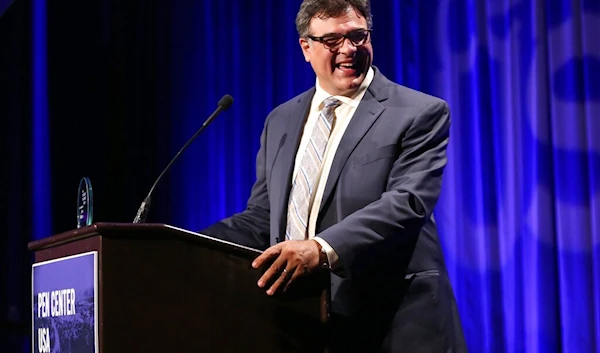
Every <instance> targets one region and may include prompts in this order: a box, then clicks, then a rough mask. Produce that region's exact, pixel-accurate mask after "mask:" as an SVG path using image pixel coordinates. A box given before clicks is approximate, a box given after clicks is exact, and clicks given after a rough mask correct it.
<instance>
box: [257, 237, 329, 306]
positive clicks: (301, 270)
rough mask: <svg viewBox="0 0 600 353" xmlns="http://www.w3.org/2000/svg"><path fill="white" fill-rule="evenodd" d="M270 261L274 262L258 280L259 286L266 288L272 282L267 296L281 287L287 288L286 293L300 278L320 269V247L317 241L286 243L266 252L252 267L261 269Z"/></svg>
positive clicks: (291, 241)
mask: <svg viewBox="0 0 600 353" xmlns="http://www.w3.org/2000/svg"><path fill="white" fill-rule="evenodd" d="M269 260H274V261H273V262H272V264H271V267H269V269H268V270H267V271H265V273H264V274H263V275H262V277H261V278H260V279H259V280H258V286H259V287H260V288H264V287H265V286H266V285H267V283H271V282H272V283H273V284H272V285H271V287H270V288H269V289H268V290H267V294H268V295H273V294H275V293H277V291H278V290H279V289H280V288H281V286H285V287H284V288H283V291H284V292H285V291H286V290H287V289H288V287H289V286H290V284H292V283H293V282H294V281H295V280H296V279H297V278H298V277H300V276H303V275H306V274H308V273H311V272H313V271H314V270H316V269H317V268H319V247H318V245H317V242H316V241H315V240H288V241H284V242H282V243H279V244H277V245H274V246H272V247H270V248H268V249H267V250H265V252H263V253H262V254H261V255H260V256H259V257H257V258H256V259H255V260H254V262H252V267H254V268H259V267H261V266H262V265H264V264H265V262H268V261H269ZM273 281H274V282H273Z"/></svg>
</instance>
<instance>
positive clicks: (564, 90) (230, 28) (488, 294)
mask: <svg viewBox="0 0 600 353" xmlns="http://www.w3.org/2000/svg"><path fill="white" fill-rule="evenodd" d="M300 2H301V1H300V0H293V1H292V0H283V1H282V0H254V1H246V0H220V1H209V0H205V1H193V0H172V1H169V2H167V1H153V2H140V1H138V2H132V3H136V4H138V5H136V6H132V7H130V8H128V10H130V12H129V13H128V12H123V9H121V12H119V14H120V15H118V16H117V15H115V11H116V10H114V9H112V7H111V4H113V3H117V2H112V1H111V0H95V1H92V2H91V3H93V4H96V5H95V6H96V7H93V10H94V11H99V12H100V15H96V16H97V17H98V18H95V20H96V22H97V23H98V27H99V28H100V31H101V34H100V35H98V36H97V37H94V39H95V40H98V43H100V44H98V46H97V48H101V49H102V50H104V49H106V48H108V49H106V51H110V54H107V55H106V56H105V57H102V56H101V59H103V60H104V59H106V60H107V61H109V62H110V65H112V66H110V65H108V64H107V66H110V68H111V69H105V70H107V72H109V73H112V75H113V76H110V75H108V76H109V79H104V76H105V75H103V74H102V71H101V72H100V73H97V74H96V75H97V77H96V76H94V78H95V80H96V81H94V82H101V84H100V85H99V87H104V86H102V85H105V87H106V89H104V88H102V89H103V90H102V91H101V90H100V88H99V89H98V91H94V92H95V93H100V94H104V96H106V97H110V98H111V99H110V100H109V101H110V102H113V103H114V101H115V100H117V101H119V102H120V103H119V104H117V105H109V108H104V109H105V110H102V112H103V113H107V114H108V113H110V112H114V111H126V112H127V113H128V115H123V117H124V119H121V118H119V119H121V120H119V121H114V122H112V123H111V124H112V125H110V126H111V129H108V128H107V129H106V130H105V131H112V128H117V127H118V126H119V124H122V125H123V126H128V128H127V129H126V130H125V131H126V132H127V133H123V134H122V135H119V136H120V138H122V139H124V140H127V139H132V140H131V141H134V142H136V144H135V145H134V144H133V142H131V143H130V144H127V143H126V142H122V143H121V144H120V145H118V147H119V149H117V148H114V147H113V148H112V149H111V153H112V154H111V156H115V158H117V159H116V160H117V161H118V168H115V169H111V168H114V167H113V166H114V165H115V164H113V163H115V162H114V160H113V159H112V158H104V159H101V160H100V162H99V163H100V167H101V168H102V169H108V172H106V171H103V172H102V173H103V174H100V175H101V177H97V178H96V179H94V175H93V173H92V182H94V180H105V181H106V180H117V179H118V180H121V179H122V178H127V177H128V176H127V175H128V174H131V175H135V176H136V178H135V182H132V183H131V185H135V187H134V188H133V190H134V191H131V189H130V188H125V187H122V188H121V189H119V191H120V192H119V193H117V195H114V196H110V197H112V198H113V200H116V199H119V198H124V199H125V202H123V204H124V206H123V205H117V210H118V212H116V211H114V209H113V211H114V212H113V213H110V212H108V211H105V215H110V216H111V217H112V218H111V219H97V220H102V221H111V220H121V219H123V220H130V219H131V218H133V215H134V213H135V208H136V207H137V205H138V204H139V202H140V201H141V200H142V199H143V197H144V196H145V195H144V190H147V189H148V188H149V186H150V185H151V182H152V179H154V177H155V176H156V175H157V174H158V171H159V170H160V167H162V166H163V165H164V164H165V163H166V161H167V160H168V156H171V155H173V154H174V153H175V152H176V151H177V150H178V149H179V148H180V147H181V145H182V144H183V143H184V142H185V140H187V138H189V137H190V136H191V135H192V134H193V133H194V131H195V130H196V129H197V128H198V127H199V126H200V124H201V123H202V121H203V120H204V119H205V117H207V116H208V115H209V114H210V113H211V112H212V111H213V110H214V107H215V106H216V102H217V101H218V100H219V98H220V97H221V96H222V95H223V94H225V93H229V94H231V95H232V96H233V97H234V99H235V103H234V105H233V106H232V108H231V109H230V110H229V111H227V112H225V113H223V114H222V115H221V116H220V117H219V118H218V119H217V120H215V121H214V123H213V124H212V125H211V126H210V127H209V129H208V130H207V131H206V133H205V134H204V135H203V136H201V137H200V139H199V140H198V141H196V142H195V144H194V145H192V146H191V147H190V149H189V150H188V151H187V152H186V154H185V155H184V156H183V158H182V159H181V160H180V161H179V162H178V163H177V164H176V165H175V166H174V169H173V170H172V171H171V174H170V175H169V176H168V177H167V179H165V180H164V181H165V183H164V184H162V185H161V186H160V187H159V189H158V190H157V198H158V199H160V200H162V201H163V202H162V203H161V202H159V203H155V205H154V206H153V207H154V209H153V211H152V214H151V216H150V219H149V221H151V222H161V223H162V222H164V223H171V224H173V225H176V226H180V227H183V228H188V229H192V230H195V229H201V228H202V227H205V226H207V225H209V224H211V223H212V222H215V221H217V220H219V219H220V218H223V217H226V216H228V215H230V214H232V213H234V212H238V211H241V210H242V209H243V208H244V207H245V202H246V199H247V197H248V196H249V193H250V188H251V186H252V183H253V182H254V158H255V154H256V152H257V150H258V147H259V141H258V139H259V136H260V132H261V129H262V127H263V122H264V119H265V117H266V115H267V114H268V113H269V111H270V110H271V109H273V108H274V107H275V106H277V105H278V104H280V103H283V102H284V101H286V100H288V99H290V98H292V97H293V96H295V95H297V94H299V93H301V92H303V91H304V90H306V89H308V88H309V87H310V86H311V85H313V84H314V80H315V77H314V74H313V72H312V70H311V68H310V66H309V64H307V63H305V62H304V60H303V57H302V55H301V51H300V48H299V45H298V41H297V34H296V32H295V27H294V18H295V14H296V12H297V10H298V7H299V4H300ZM57 3H58V2H53V1H50V0H48V1H46V0H35V1H33V2H32V4H33V7H34V9H32V18H33V19H34V21H33V23H32V24H31V26H32V28H31V32H32V33H33V39H34V41H33V43H32V48H33V49H32V51H33V56H32V61H31V65H32V72H33V74H32V77H31V82H32V86H33V87H32V104H33V113H32V114H31V115H30V118H31V134H32V136H34V138H33V139H32V140H33V141H34V142H35V143H33V144H32V147H31V148H32V156H31V163H32V167H31V168H29V169H24V170H26V172H23V173H26V174H27V175H26V176H27V177H29V178H31V179H32V185H33V191H32V192H33V195H31V197H32V199H34V200H35V202H34V204H33V206H32V208H33V211H32V212H33V213H32V214H33V215H35V216H36V218H38V219H39V220H40V222H39V223H36V224H35V225H32V226H31V229H32V234H33V236H32V238H41V237H45V236H47V235H50V234H52V233H54V232H57V231H64V230H66V229H64V228H65V227H66V226H63V225H69V226H70V224H71V223H72V221H70V220H69V221H68V222H65V221H64V219H63V218H64V217H62V213H60V211H57V208H62V204H60V207H59V206H57V205H59V204H58V203H57V201H56V199H57V198H58V197H59V196H60V195H58V196H57V195H56V189H55V185H56V183H58V182H60V179H61V177H62V178H66V177H67V176H68V175H69V173H70V174H72V175H74V176H75V177H73V176H72V175H71V176H70V177H71V179H74V178H75V180H77V179H76V178H79V177H81V176H82V174H84V173H85V172H84V171H82V170H80V169H77V168H76V167H74V166H72V168H71V169H68V168H63V169H62V170H61V171H56V170H55V169H56V167H55V165H56V164H55V163H58V162H60V161H61V160H65V159H66V158H67V157H65V156H62V155H58V154H57V153H56V151H54V150H56V148H54V150H50V151H48V149H47V148H46V144H50V145H51V146H56V142H53V141H55V140H57V138H56V134H57V133H58V134H60V132H57V131H56V130H55V129H54V130H53V128H52V126H56V125H52V122H53V121H59V122H60V119H66V118H64V116H68V115H69V114H71V115H75V114H76V113H75V112H70V111H63V113H64V114H63V115H60V117H58V116H59V114H57V113H56V112H57V109H58V108H57V104H56V103H55V102H56V100H57V98H56V95H57V94H56V93H54V97H53V93H52V92H53V89H52V87H54V89H57V88H56V87H57V84H56V82H57V81H59V80H60V79H61V78H62V77H57V74H54V76H53V74H52V72H53V70H56V67H57V66H59V64H58V63H57V62H58V61H60V60H58V59H54V61H52V59H48V63H44V60H45V56H46V55H50V56H51V57H55V58H60V55H61V53H58V52H57V51H54V52H53V45H52V42H51V41H50V42H49V43H48V46H47V47H46V44H45V43H44V42H43V40H41V39H43V38H44V35H43V34H44V33H46V34H47V35H49V36H52V31H53V23H56V21H55V22H53V21H52V16H50V17H51V18H49V19H48V24H47V27H48V30H47V31H46V32H44V29H43V26H46V24H45V22H44V12H45V8H46V7H47V8H48V13H49V14H52V6H53V4H57ZM73 3H76V2H73ZM63 6H64V5H63ZM372 7H373V15H374V31H373V46H374V64H375V65H377V66H378V67H379V68H380V69H381V71H382V72H383V73H384V74H385V75H386V76H388V78H390V79H392V80H395V81H396V82H398V83H401V84H403V85H406V86H409V87H412V88H415V89H419V90H422V91H424V92H427V93H430V94H433V95H437V96H439V97H441V98H443V99H445V100H447V101H448V103H449V104H450V108H451V113H452V128H451V142H450V145H449V160H448V167H447V169H446V172H445V178H444V184H443V192H442V195H441V198H440V202H439V205H438V207H437V209H436V213H435V217H436V219H437V221H438V223H439V226H440V232H441V237H442V239H441V240H442V243H443V247H444V252H445V255H446V261H447V264H448V269H449V272H450V276H451V280H452V282H453V285H454V289H455V293H456V296H457V300H458V303H459V310H460V314H461V317H462V321H463V325H464V330H465V335H466V339H467V342H468V346H469V350H470V351H471V352H486V353H487V352H489V353H492V352H532V353H533V352H573V353H580V352H590V353H591V352H598V351H600V84H599V83H598V82H600V37H599V36H600V1H598V0H572V1H570V0H562V1H561V0H546V1H542V0H522V1H519V0H513V1H496V0H490V1H476V0H473V1H467V0H456V1H453V0H412V1H411V0H397V1H394V0H374V1H373V4H372ZM57 13H58V11H55V12H54V15H53V16H54V17H56V18H58V16H59V15H58V14H57ZM123 13H125V14H123ZM148 13H149V14H150V15H148ZM127 14H128V15H127ZM82 17H84V16H82ZM115 18H116V19H117V20H119V21H121V22H119V23H121V24H125V23H126V24H127V25H123V26H111V25H110V24H109V23H110V21H116V20H115ZM148 19H152V21H148ZM40 26H42V27H40ZM69 30H70V31H75V30H74V29H73V28H70V29H69ZM128 31H134V32H135V35H129V37H128V38H129V42H128V41H125V40H124V39H122V36H127V35H128V34H127V33H129V32H128ZM56 36H57V35H56V33H55V35H54V37H56ZM140 39H144V40H140ZM84 40H85V39H84ZM115 41H116V42H118V43H120V44H119V45H112V46H111V45H110V43H112V42H115ZM78 43H79V42H78ZM83 43H85V42H83ZM107 43H109V44H107ZM34 44H35V45H34ZM71 46H73V45H72V43H71ZM139 47H143V48H145V50H143V51H142V50H137V51H136V49H135V48H139ZM46 48H47V50H48V54H47V52H46ZM94 48H96V47H94ZM132 48H134V49H132ZM84 50H86V48H85V47H84ZM87 50H88V51H87V52H88V53H91V54H97V53H96V52H95V51H92V50H90V49H89V48H87ZM94 50H96V49H94ZM98 50H100V49H98ZM122 51H123V52H126V53H127V54H128V55H127V56H123V54H122V53H121V52H122ZM102 53H104V52H102ZM120 55H121V56H122V57H123V59H122V61H123V62H126V63H125V64H123V65H129V66H123V67H129V68H134V69H135V70H134V71H135V75H134V74H131V75H133V76H131V77H130V76H127V75H129V74H128V73H127V70H121V69H120V68H121V66H119V71H118V72H119V74H118V75H116V78H115V74H114V72H113V71H111V70H114V65H115V62H120V61H119V60H121V59H120V58H121V56H120ZM125 58H128V59H125ZM132 58H133V59H132ZM98 60H100V59H98ZM127 60H129V61H127ZM148 60H150V61H152V63H153V64H152V65H151V67H150V68H146V69H143V70H142V69H136V68H137V67H138V66H136V65H137V64H140V63H142V64H143V63H145V62H146V61H148ZM53 63H54V64H53ZM46 64H48V65H46ZM46 69H47V70H48V72H49V73H50V76H49V78H48V79H47V77H46V76H45V75H46V71H45V70H46ZM63 69H64V67H63ZM97 69H98V68H96V67H94V68H88V70H90V71H93V70H97ZM64 72H66V71H64ZM140 77H142V78H144V77H145V78H147V77H153V81H151V82H153V84H152V85H150V89H149V90H151V91H152V92H151V94H150V93H148V92H147V90H148V89H147V88H144V87H139V86H140V84H139V83H137V84H136V83H135V82H138V81H139V80H140ZM102 80H104V81H102ZM53 82H54V83H53ZM79 83H81V84H84V85H85V84H86V82H79ZM123 83H129V85H128V86H127V85H125V86H123ZM53 85H54V86H53ZM142 86H143V85H142ZM49 87H50V88H49ZM123 87H125V88H123ZM77 89H79V87H78V88H77ZM44 90H46V91H44ZM112 90H116V93H114V92H115V91H112ZM106 92H113V93H106ZM135 92H137V93H139V92H145V94H143V95H139V94H138V95H135V94H133V93H135ZM75 94H77V93H75ZM83 96H84V94H80V95H78V96H77V97H80V98H81V97H83ZM104 96H103V97H104ZM48 97H50V98H49V99H48V100H46V98H48ZM115 97H118V98H115ZM86 99H87V98H86ZM132 101H134V102H135V104H134V103H131V102H132ZM128 102H129V103H128ZM128 104H129V105H128ZM111 107H112V108H111ZM148 107H150V108H148ZM111 109H112V110H111ZM144 113H148V114H149V115H148V118H147V119H146V118H145V116H146V114H144ZM131 116H133V117H134V120H135V125H127V124H130V123H128V122H127V121H129V120H127V119H131ZM94 117H95V118H96V119H97V120H95V121H94V123H95V124H99V125H101V124H102V119H103V114H97V116H94ZM48 119H50V120H49V121H50V123H49V121H48ZM52 119H54V120H52ZM109 119H110V118H109ZM149 123H150V124H151V126H150V127H148V124H149ZM135 127H137V128H138V129H135ZM140 129H141V131H142V132H139V131H140ZM148 129H149V130H148ZM103 131H104V130H103ZM148 131H150V135H148V133H147V132H148ZM142 133H145V135H144V136H145V137H146V140H141V137H140V136H141V134H142ZM61 136H63V135H61ZM140 141H142V142H144V143H147V144H148V146H151V147H148V148H145V147H143V146H146V145H143V144H142V145H141V146H142V147H140V144H139V143H138V142H140ZM165 141H166V142H165ZM107 145H109V146H110V144H108V141H107ZM116 150H124V151H125V152H124V153H126V154H127V153H130V154H131V155H132V156H134V158H126V157H122V156H121V155H120V154H119V153H117V152H115V151H116ZM95 153H96V155H98V156H102V153H104V152H103V150H101V149H99V150H96V151H95ZM106 153H108V152H106ZM48 154H50V155H48ZM136 154H137V155H139V154H142V155H145V156H146V157H144V158H147V159H148V158H150V157H148V155H154V156H156V157H155V158H153V159H152V161H149V162H147V163H146V164H143V166H144V168H141V169H140V168H133V167H131V166H130V167H129V169H127V163H128V161H129V162H130V163H135V162H133V161H135V160H136V158H135V156H136ZM117 156H118V157H117ZM83 165H85V164H83ZM134 165H136V166H137V164H134ZM61 166H63V164H61ZM24 176H25V175H24ZM111 178H113V179H111ZM14 179H15V178H14V177H11V178H7V180H14ZM140 180H141V181H140ZM71 181H72V183H71V184H73V185H74V184H76V181H73V180H70V181H69V182H71ZM108 184H110V183H109V182H107V185H108ZM113 184H114V181H113ZM49 185H51V186H49ZM119 185H120V184H119ZM127 185H129V184H127ZM146 186H147V187H146ZM74 187H76V186H73V188H74ZM48 188H50V189H53V190H54V191H53V192H51V193H49V192H48ZM125 190H127V191H125ZM107 193H108V192H107V191H105V196H104V197H105V198H109V196H106V194H107ZM10 195H12V198H15V194H14V192H13V193H11V194H10ZM96 195H102V194H98V193H96ZM97 197H101V196H97ZM38 201H39V203H38ZM73 203H74V201H73ZM161 204H162V205H161ZM104 205H106V204H104ZM119 207H120V208H119ZM48 208H52V211H51V212H52V213H49V212H50V211H48ZM73 208H74V207H73ZM107 208H109V207H108V206H104V207H99V212H102V209H105V210H106V209H107ZM69 210H70V209H69ZM22 212H24V211H22ZM115 212H116V213H115ZM67 213H68V214H70V213H72V212H71V211H69V212H67ZM48 214H52V215H53V217H52V218H51V219H50V218H45V217H46V216H45V215H48ZM11 217H12V216H11ZM6 219H7V220H9V222H8V223H9V224H10V219H9V217H8V216H7V217H6ZM69 222H71V223H69ZM57 224H59V225H60V226H57ZM16 228H17V227H15V226H13V227H12V228H10V227H9V228H8V229H9V237H11V236H13V237H14V234H13V233H11V232H13V231H11V230H10V229H16ZM14 243H16V242H14ZM12 248H13V249H14V245H12ZM6 249H8V250H6ZM10 249H11V246H8V245H7V246H5V248H4V250H5V252H4V253H5V254H8V257H9V258H12V259H14V258H15V255H11V254H10ZM11 256H12V257H11ZM11 278H12V277H11ZM7 281H8V280H5V282H6V283H7ZM26 282H27V279H23V282H22V283H26ZM6 283H4V284H3V289H4V291H5V292H7V293H8V294H7V295H4V296H0V299H2V298H12V297H14V296H15V295H17V294H19V295H21V294H22V293H21V292H20V291H22V287H21V290H20V291H17V290H16V289H11V288H12V287H10V286H8V285H6ZM2 300H3V301H4V302H6V303H8V302H9V301H10V299H2ZM4 302H1V303H0V304H2V305H4V304H6V303H4ZM9 304H10V303H8V304H6V306H7V307H8V306H9ZM0 314H3V315H4V313H0Z"/></svg>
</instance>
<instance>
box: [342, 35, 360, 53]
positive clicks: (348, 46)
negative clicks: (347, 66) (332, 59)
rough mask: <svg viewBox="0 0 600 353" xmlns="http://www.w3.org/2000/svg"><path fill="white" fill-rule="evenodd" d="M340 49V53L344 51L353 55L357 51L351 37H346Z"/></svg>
mask: <svg viewBox="0 0 600 353" xmlns="http://www.w3.org/2000/svg"><path fill="white" fill-rule="evenodd" d="M339 51H340V53H344V54H346V55H348V56H353V55H354V53H355V52H356V46H355V45H354V43H352V41H351V40H350V39H348V38H344V41H343V42H342V46H341V47H340V49H339Z"/></svg>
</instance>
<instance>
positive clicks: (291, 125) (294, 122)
mask: <svg viewBox="0 0 600 353" xmlns="http://www.w3.org/2000/svg"><path fill="white" fill-rule="evenodd" d="M314 93H315V89H314V88H313V89H311V90H309V91H308V92H306V93H305V94H303V95H302V96H300V97H299V98H298V100H297V108H296V109H294V111H296V112H298V113H299V114H301V115H300V116H290V117H289V119H286V120H285V121H286V123H287V124H286V125H287V126H286V127H284V128H285V130H284V131H286V132H285V133H286V134H287V135H288V136H289V143H284V144H283V145H282V146H281V150H280V151H279V155H278V156H277V158H276V159H275V161H274V163H273V167H272V168H273V170H274V171H277V173H278V175H276V176H275V175H274V176H273V177H274V178H272V180H273V181H277V182H279V183H280V185H279V187H278V188H279V195H281V197H279V198H278V199H279V202H280V203H281V204H280V205H278V206H277V207H276V210H277V211H279V215H273V216H275V219H276V220H277V222H278V228H277V229H279V235H277V236H278V237H281V236H283V235H284V234H285V226H286V216H287V202H288V199H289V197H290V185H291V184H292V172H293V170H294V162H295V160H296V153H297V151H298V147H299V145H300V139H301V137H302V130H303V128H304V123H305V122H306V117H307V116H308V110H309V109H310V104H311V101H312V97H313V96H314Z"/></svg>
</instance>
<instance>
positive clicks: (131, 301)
mask: <svg viewBox="0 0 600 353" xmlns="http://www.w3.org/2000/svg"><path fill="white" fill-rule="evenodd" d="M29 249H30V250H32V251H34V253H35V263H36V264H39V263H42V262H47V261H50V260H59V259H67V258H69V257H70V256H73V255H77V254H86V253H93V254H94V256H95V259H96V260H95V261H96V265H95V268H96V270H95V271H96V277H95V278H96V283H97V287H96V288H97V289H96V292H97V294H96V296H97V300H96V302H97V309H96V312H97V318H96V326H97V330H96V336H97V338H96V342H97V347H98V348H97V349H98V350H97V351H98V352H101V353H118V352H210V353H219V352H265V353H266V352H303V353H306V352H325V351H326V345H327V342H326V340H327V329H328V327H327V321H328V302H329V299H328V291H327V288H328V286H329V276H328V274H326V273H322V274H315V275H311V276H307V277H303V278H301V279H300V280H298V282H297V283H294V284H293V285H292V286H291V288H290V291H288V292H286V293H283V294H281V295H275V296H272V297H271V296H268V295H266V294H265V290H264V289H261V288H258V286H257V285H256V282H257V281H258V279H259V278H260V276H261V275H262V271H260V270H256V269H253V268H252V267H251V265H250V264H251V262H252V260H253V259H254V258H256V257H257V256H258V255H259V254H260V253H261V252H260V251H258V250H255V249H251V248H247V247H243V246H240V245H236V244H233V243H229V242H226V241H222V240H218V239H214V238H211V237H208V236H204V235H201V234H198V233H193V232H190V231H186V230H183V229H179V228H176V227H173V226H169V225H164V224H121V223H96V224H93V225H91V226H89V227H85V228H80V229H77V230H72V231H69V232H66V233H62V234H57V235H55V236H52V237H49V238H46V239H41V240H38V241H34V242H31V243H30V244H29ZM36 264H34V268H35V266H36ZM46 282H47V281H46ZM66 295H68V292H67V294H66ZM78 295H79V294H78ZM73 297H74V296H73ZM39 298H41V299H40V300H41V301H42V302H43V301H44V299H43V296H40V297H39ZM65 298H66V297H65ZM33 299H34V303H32V305H33V309H34V316H35V315H36V313H35V311H36V309H38V310H41V311H42V312H44V309H43V306H42V305H41V304H39V303H37V302H38V296H37V294H35V293H34V296H33ZM54 299H55V298H53V300H54ZM73 300H75V299H73ZM53 303H54V302H53ZM72 304H73V305H74V303H72ZM38 305H39V306H38ZM53 305H54V304H53ZM39 308H42V309H39ZM57 308H58V306H53V307H52V310H53V313H54V312H58V309H57ZM48 310H49V309H48ZM61 310H63V312H64V313H66V312H67V311H66V310H67V309H62V308H61ZM75 311H76V309H75V307H73V312H75ZM48 312H49V311H48ZM37 315H39V312H38V314H37ZM33 334H34V339H37V338H38V337H37V333H36V332H34V333H33ZM40 337H41V336H40ZM60 344H62V346H63V347H64V346H65V344H66V343H64V342H61V343H60ZM34 351H38V350H37V347H35V348H34Z"/></svg>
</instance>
